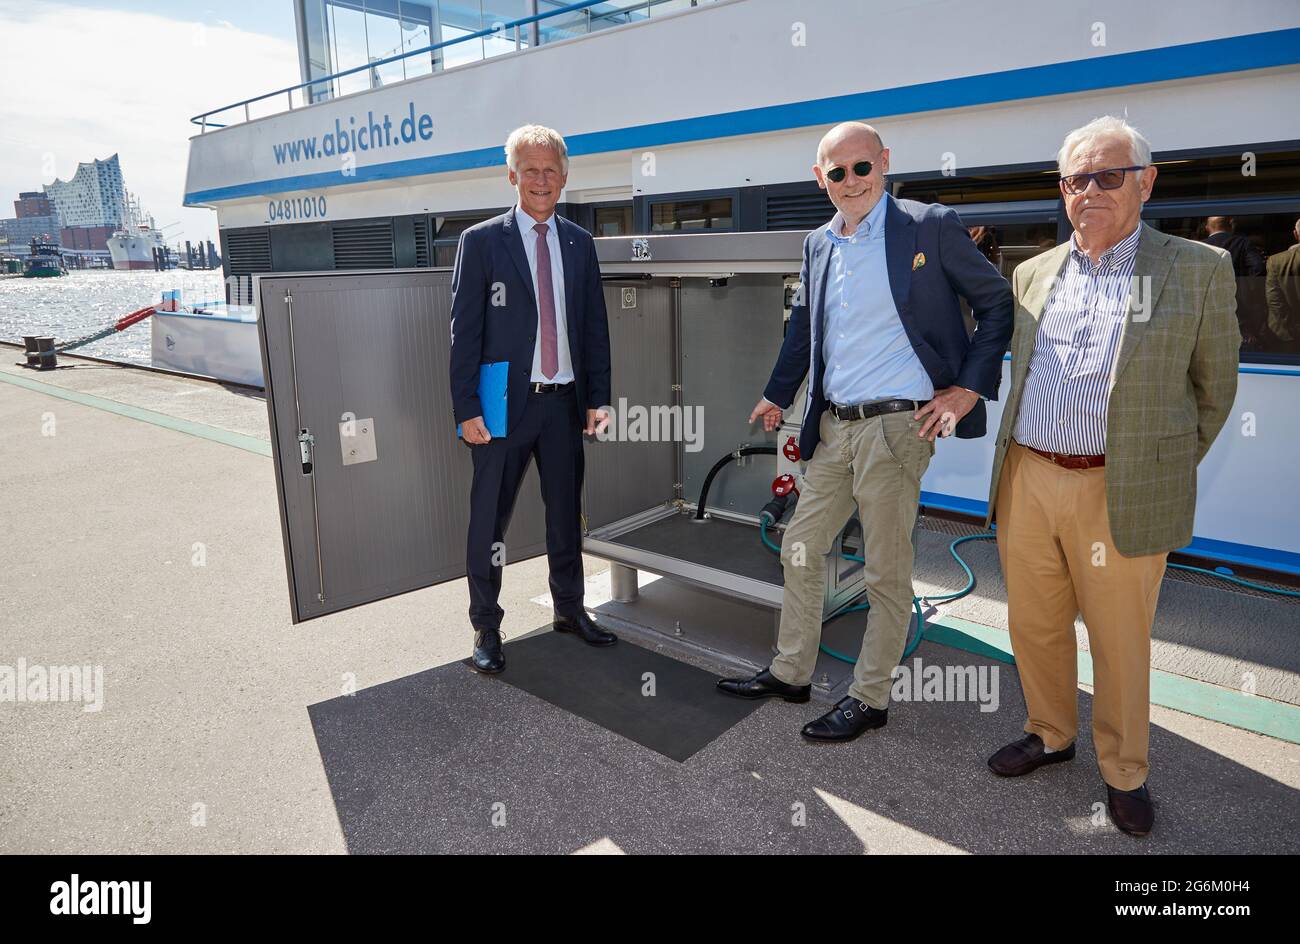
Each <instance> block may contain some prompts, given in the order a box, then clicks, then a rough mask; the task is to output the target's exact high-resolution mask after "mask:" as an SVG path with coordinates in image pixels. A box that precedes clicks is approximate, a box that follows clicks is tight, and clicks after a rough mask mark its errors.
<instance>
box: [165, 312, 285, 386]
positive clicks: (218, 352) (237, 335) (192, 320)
mask: <svg viewBox="0 0 1300 944" xmlns="http://www.w3.org/2000/svg"><path fill="white" fill-rule="evenodd" d="M150 320H151V321H152V322H153V326H152V332H153V364H154V366H155V367H166V368H168V369H170V370H180V371H184V372H185V373H188V374H199V375H200V376H203V377H213V378H215V379H217V380H228V381H232V382H234V383H242V384H250V385H252V386H254V387H261V386H263V385H264V384H263V381H262V350H261V346H260V344H259V342H258V338H257V321H256V316H255V315H247V316H245V317H243V318H240V317H231V316H226V315H196V314H191V313H189V312H165V311H159V312H155V313H154V315H153V317H152V318H151V319H150Z"/></svg>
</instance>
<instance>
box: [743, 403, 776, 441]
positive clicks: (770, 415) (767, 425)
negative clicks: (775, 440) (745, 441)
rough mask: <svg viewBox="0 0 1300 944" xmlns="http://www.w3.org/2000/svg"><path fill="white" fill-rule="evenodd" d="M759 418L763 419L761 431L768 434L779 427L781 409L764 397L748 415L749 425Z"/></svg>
mask: <svg viewBox="0 0 1300 944" xmlns="http://www.w3.org/2000/svg"><path fill="white" fill-rule="evenodd" d="M760 416H761V417H763V429H765V430H767V431H768V432H769V433H770V432H772V430H774V429H776V428H777V427H778V426H780V425H781V408H780V407H779V406H777V405H776V404H775V403H773V402H772V401H771V400H769V399H767V398H766V397H764V398H763V399H761V400H759V401H758V403H756V404H755V405H754V411H753V412H752V413H750V414H749V422H750V424H751V425H752V424H753V422H754V420H756V419H758V418H759V417H760Z"/></svg>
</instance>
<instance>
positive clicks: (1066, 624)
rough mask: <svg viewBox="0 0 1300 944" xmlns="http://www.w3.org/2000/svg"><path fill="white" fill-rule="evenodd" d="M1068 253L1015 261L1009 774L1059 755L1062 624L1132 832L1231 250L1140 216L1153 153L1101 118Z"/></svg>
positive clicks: (1074, 193)
mask: <svg viewBox="0 0 1300 944" xmlns="http://www.w3.org/2000/svg"><path fill="white" fill-rule="evenodd" d="M1058 160H1059V164H1060V170H1061V175H1062V179H1061V191H1062V195H1063V198H1064V200H1065V205H1066V213H1067V215H1068V216H1069V218H1070V222H1071V223H1072V224H1073V226H1074V233H1073V234H1072V236H1071V238H1070V240H1069V241H1068V242H1066V243H1064V244H1062V245H1060V246H1057V247H1056V248H1054V249H1051V250H1049V251H1047V252H1045V253H1043V254H1041V255H1039V256H1036V257H1034V258H1033V259H1030V260H1027V261H1026V262H1024V263H1022V264H1021V265H1020V266H1019V267H1017V269H1016V270H1015V272H1014V274H1013V278H1012V291H1013V294H1014V296H1015V299H1016V313H1015V331H1014V334H1013V336H1012V341H1011V387H1010V391H1009V392H1008V395H1007V400H1006V408H1005V410H1004V411H1003V414H1002V423H1001V429H1000V430H999V433H998V440H997V446H996V452H995V455H994V460H993V474H992V482H991V486H990V490H989V511H988V517H987V518H986V521H985V524H988V523H989V522H990V521H994V520H996V522H997V531H998V551H999V556H1000V558H1001V561H1002V570H1003V575H1004V577H1005V578H1006V582H1007V602H1008V623H1009V627H1010V631H1011V643H1012V649H1013V651H1014V652H1015V656H1016V666H1017V671H1018V673H1019V676H1020V682H1021V687H1022V688H1023V690H1024V693H1025V702H1026V706H1027V708H1028V714H1029V718H1028V720H1027V722H1026V724H1025V727H1024V730H1025V731H1026V732H1027V735H1026V736H1025V737H1024V738H1022V739H1021V740H1019V741H1015V742H1012V743H1011V744H1008V745H1006V746H1005V747H1003V748H1002V749H1001V750H999V751H998V752H997V753H996V754H994V755H993V756H992V757H991V758H990V759H989V766H990V767H991V768H992V769H993V771H994V772H995V773H998V774H1000V775H1003V776H1019V775H1021V774H1025V773H1028V772H1030V771H1031V770H1035V769H1037V768H1038V767H1040V766H1042V765H1044V764H1050V763H1056V762H1058V761H1065V760H1069V759H1071V758H1073V757H1074V739H1075V735H1076V728H1077V710H1078V708H1077V701H1078V693H1077V673H1076V667H1077V652H1076V646H1077V644H1076V639H1075V633H1074V620H1075V617H1076V616H1077V615H1078V614H1079V613H1080V612H1081V613H1082V615H1083V619H1084V623H1085V624H1086V625H1087V628H1088V637H1089V648H1090V650H1091V653H1092V657H1093V666H1094V682H1095V684H1094V687H1095V692H1094V696H1093V743H1094V746H1095V748H1096V753H1097V760H1098V766H1099V768H1100V772H1101V775H1102V779H1103V781H1105V783H1106V787H1107V796H1108V805H1109V808H1110V813H1111V819H1112V821H1113V822H1114V823H1115V825H1116V826H1118V827H1119V828H1120V829H1122V830H1124V831H1125V832H1129V833H1132V834H1134V835H1144V834H1145V833H1146V832H1148V831H1149V830H1150V828H1151V825H1152V823H1153V822H1154V811H1153V810H1154V808H1153V806H1152V803H1151V799H1150V794H1149V792H1148V791H1147V787H1146V779H1147V772H1148V765H1147V740H1148V726H1149V715H1150V689H1149V682H1150V663H1151V649H1150V632H1151V623H1152V621H1153V619H1154V616H1155V608H1156V600H1157V598H1158V596H1159V590H1160V581H1161V579H1162V577H1163V574H1164V570H1165V561H1166V558H1167V557H1168V554H1169V552H1170V551H1172V550H1175V549H1177V548H1180V547H1183V546H1185V545H1187V544H1188V543H1189V542H1190V541H1191V539H1192V521H1193V517H1194V515H1195V511H1196V466H1197V464H1198V463H1199V462H1200V461H1201V459H1202V458H1204V456H1205V454H1206V452H1208V451H1209V449H1210V446H1211V444H1212V443H1213V442H1214V439H1215V437H1216V436H1217V435H1218V434H1219V430H1220V429H1221V428H1222V427H1223V425H1224V422H1225V420H1226V419H1227V417H1228V413H1229V411H1230V410H1231V408H1232V403H1233V399H1234V397H1235V395H1236V389H1237V357H1238V351H1239V348H1240V346H1241V334H1240V332H1239V329H1238V324H1237V318H1236V287H1235V279H1234V276H1233V270H1232V262H1231V259H1230V257H1229V256H1228V254H1227V253H1225V252H1224V251H1223V250H1221V249H1217V248H1215V247H1213V246H1208V245H1205V244H1203V243H1196V242H1192V241H1190V240H1186V239H1180V238H1178V237H1175V236H1170V235H1167V234H1164V233H1161V232H1159V231H1157V230H1155V229H1153V228H1151V227H1149V226H1147V225H1145V224H1143V223H1141V222H1140V214H1141V209H1142V204H1143V203H1144V202H1145V201H1146V200H1147V199H1148V198H1149V196H1150V194H1151V189H1152V187H1153V185H1154V183H1155V177H1156V168H1155V167H1154V166H1153V165H1152V163H1151V152H1150V145H1149V144H1147V142H1146V140H1145V139H1144V138H1143V137H1142V136H1141V135H1140V134H1138V132H1137V131H1136V130H1135V129H1133V128H1132V127H1131V126H1130V125H1128V124H1127V123H1126V122H1124V121H1122V120H1121V119H1118V118H1112V117H1106V118H1099V119H1097V120H1096V121H1093V122H1091V123H1090V124H1088V125H1085V126H1084V127H1083V128H1080V129H1078V130H1076V131H1074V132H1072V133H1071V134H1070V135H1069V136H1068V137H1067V138H1066V140H1065V144H1064V146H1063V147H1062V148H1061V153H1060V155H1059V158H1058Z"/></svg>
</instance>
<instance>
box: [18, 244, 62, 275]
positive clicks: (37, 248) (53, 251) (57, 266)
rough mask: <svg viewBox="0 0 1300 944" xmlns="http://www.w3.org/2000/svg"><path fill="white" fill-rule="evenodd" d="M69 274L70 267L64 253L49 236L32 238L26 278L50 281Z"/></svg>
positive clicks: (25, 272)
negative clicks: (65, 260) (49, 279)
mask: <svg viewBox="0 0 1300 944" xmlns="http://www.w3.org/2000/svg"><path fill="white" fill-rule="evenodd" d="M67 274H68V267H67V265H66V264H65V263H64V261H63V252H62V250H60V249H59V244H58V243H56V242H55V241H54V240H52V239H50V237H49V236H34V237H32V250H31V255H29V256H28V257H27V267H26V269H25V270H24V271H23V275H24V277H26V278H29V279H48V278H53V277H54V276H59V275H67Z"/></svg>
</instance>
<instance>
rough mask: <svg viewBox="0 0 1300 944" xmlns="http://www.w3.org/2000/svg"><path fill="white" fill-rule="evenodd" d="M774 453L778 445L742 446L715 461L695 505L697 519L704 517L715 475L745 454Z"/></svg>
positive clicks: (761, 454) (762, 454) (772, 454)
mask: <svg viewBox="0 0 1300 944" xmlns="http://www.w3.org/2000/svg"><path fill="white" fill-rule="evenodd" d="M774 455H776V446H742V447H741V448H739V449H737V450H735V451H734V452H729V453H727V454H726V455H725V456H723V457H722V458H721V459H719V460H718V461H717V462H715V463H713V468H711V469H709V474H708V475H706V476H705V477H704V487H703V488H701V489H700V500H699V501H698V502H697V503H696V506H695V520H696V521H700V520H702V519H703V518H704V503H705V502H706V501H707V500H708V498H709V486H711V485H712V484H713V479H714V477H715V476H716V475H717V474H718V473H719V472H721V471H722V470H723V469H724V468H725V467H726V466H727V465H729V464H730V463H732V462H735V461H737V460H739V459H740V458H742V457H743V456H774Z"/></svg>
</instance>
